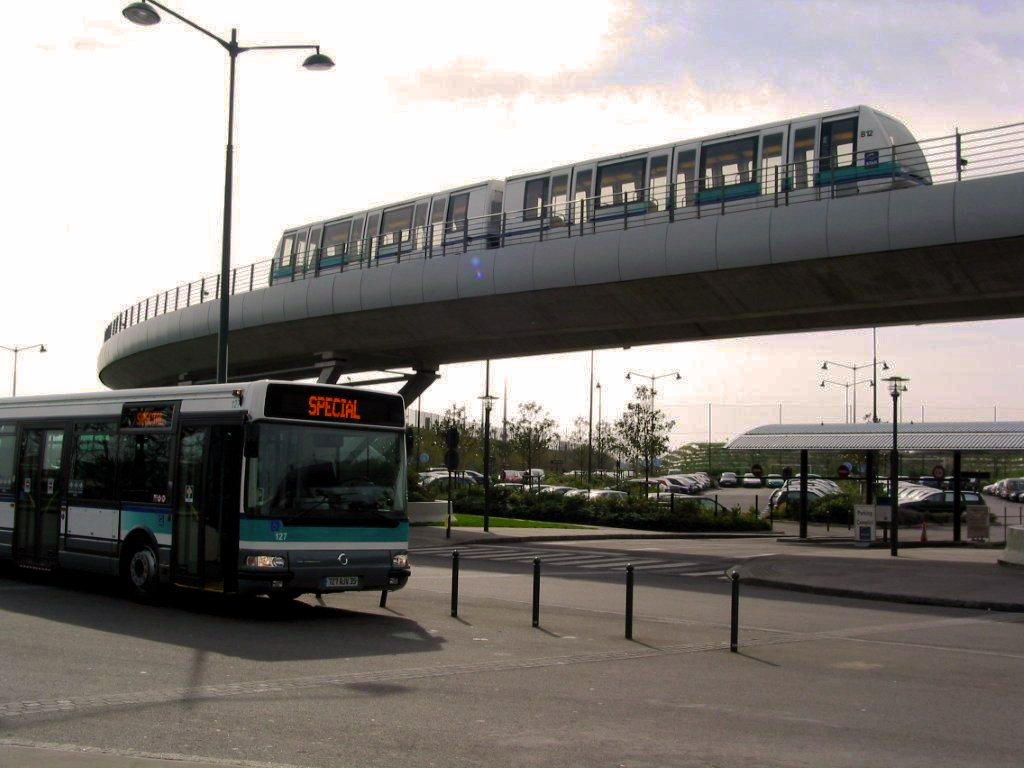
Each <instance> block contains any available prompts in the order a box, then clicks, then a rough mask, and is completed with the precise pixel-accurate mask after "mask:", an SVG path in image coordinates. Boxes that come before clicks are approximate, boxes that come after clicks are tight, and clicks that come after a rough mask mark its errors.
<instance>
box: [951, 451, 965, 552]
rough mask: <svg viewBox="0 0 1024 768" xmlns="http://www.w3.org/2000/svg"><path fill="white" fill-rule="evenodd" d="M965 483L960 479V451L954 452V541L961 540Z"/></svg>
mask: <svg viewBox="0 0 1024 768" xmlns="http://www.w3.org/2000/svg"><path fill="white" fill-rule="evenodd" d="M962 488H963V483H962V482H961V481H960V451H954V452H953V541H960V515H961V514H962V513H963V510H964V508H963V504H962V503H961V501H960V491H961V489H962Z"/></svg>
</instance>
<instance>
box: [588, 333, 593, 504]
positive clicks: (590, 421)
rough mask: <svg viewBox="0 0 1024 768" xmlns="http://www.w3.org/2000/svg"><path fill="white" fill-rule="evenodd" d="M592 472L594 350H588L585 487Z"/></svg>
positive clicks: (591, 483)
mask: <svg viewBox="0 0 1024 768" xmlns="http://www.w3.org/2000/svg"><path fill="white" fill-rule="evenodd" d="M593 474H594V350H590V410H589V413H588V415H587V489H588V490H589V489H590V488H592V487H593Z"/></svg>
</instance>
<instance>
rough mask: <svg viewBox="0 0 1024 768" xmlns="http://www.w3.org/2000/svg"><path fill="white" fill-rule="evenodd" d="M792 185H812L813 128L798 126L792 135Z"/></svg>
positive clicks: (802, 187) (803, 186)
mask: <svg viewBox="0 0 1024 768" xmlns="http://www.w3.org/2000/svg"><path fill="white" fill-rule="evenodd" d="M793 186H794V187H795V188H796V189H806V188H807V187H812V186H814V128H798V129H797V131H796V133H795V134H794V136H793Z"/></svg>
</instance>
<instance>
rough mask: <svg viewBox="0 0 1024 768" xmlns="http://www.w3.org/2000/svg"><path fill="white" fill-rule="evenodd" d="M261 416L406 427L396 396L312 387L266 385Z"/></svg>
mask: <svg viewBox="0 0 1024 768" xmlns="http://www.w3.org/2000/svg"><path fill="white" fill-rule="evenodd" d="M263 412H264V415H266V416H267V417H269V418H274V417H277V418H282V419H301V420H303V421H321V422H333V423H343V424H366V425H367V426H369V425H381V426H389V427H402V426H405V413H404V409H403V406H402V400H401V398H399V397H397V396H395V395H391V394H386V393H383V392H364V391H360V390H343V389H339V388H337V387H324V386H317V385H315V384H311V385H301V384H270V385H268V386H267V400H266V404H265V405H264V407H263Z"/></svg>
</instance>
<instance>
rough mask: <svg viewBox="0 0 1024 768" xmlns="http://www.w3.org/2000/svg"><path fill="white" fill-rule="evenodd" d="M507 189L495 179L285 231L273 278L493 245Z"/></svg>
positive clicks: (284, 277)
mask: <svg viewBox="0 0 1024 768" xmlns="http://www.w3.org/2000/svg"><path fill="white" fill-rule="evenodd" d="M503 188H504V182H502V181H500V180H498V179H490V180H487V181H482V182H478V183H476V184H470V185H468V186H464V187H457V188H455V189H447V190H442V191H440V192H435V193H434V194H432V195H424V196H422V197H417V198H412V199H410V200H404V201H402V202H400V203H394V204H392V205H386V206H381V207H377V208H371V209H369V210H364V211H357V212H356V213H350V214H346V215H344V216H338V217H336V218H333V219H328V220H326V221H318V222H314V223H312V224H304V225H303V226H301V227H297V228H294V229H288V230H285V232H284V234H283V235H282V236H281V240H280V242H279V243H278V245H277V251H276V252H275V254H274V260H273V263H272V265H271V269H270V277H269V282H270V283H271V284H273V283H275V282H282V281H289V280H294V279H298V278H301V277H309V276H314V275H320V274H323V273H325V272H331V271H338V270H341V269H344V268H345V267H346V266H347V265H348V264H351V263H358V262H361V261H367V262H370V263H376V262H379V261H384V260H389V259H390V260H396V259H401V258H402V257H403V256H405V255H409V256H419V257H423V256H435V255H436V256H443V255H445V254H446V253H454V252H462V251H464V250H468V249H469V248H474V249H475V248H479V247H481V244H483V245H485V246H488V247H489V246H490V245H491V243H492V241H493V242H496V241H497V237H498V229H499V227H500V221H501V216H500V214H501V205H502V190H503ZM467 222H473V223H474V226H473V227H472V228H469V227H467Z"/></svg>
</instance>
